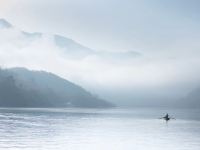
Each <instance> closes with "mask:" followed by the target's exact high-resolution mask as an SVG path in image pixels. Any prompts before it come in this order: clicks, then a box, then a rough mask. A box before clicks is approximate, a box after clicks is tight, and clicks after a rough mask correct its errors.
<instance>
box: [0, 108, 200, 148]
mask: <svg viewBox="0 0 200 150" xmlns="http://www.w3.org/2000/svg"><path fill="white" fill-rule="evenodd" d="M166 113H169V114H170V115H172V116H173V117H175V118H176V120H171V121H169V122H168V123H166V122H165V121H164V120H160V119H158V118H159V117H161V116H164V115H165V114H166ZM0 149H8V150H9V149H10V150H18V149H19V150H23V149H24V150H33V149H35V150H199V149H200V111H199V110H190V109H166V108H160V109H158V108H155V109H153V108H140V109H139V108H123V109H119V108H115V109H77V108H68V109H63V108H61V109H57V108H56V109H48V108H37V109H36V108H27V109H25V108H1V109H0Z"/></svg>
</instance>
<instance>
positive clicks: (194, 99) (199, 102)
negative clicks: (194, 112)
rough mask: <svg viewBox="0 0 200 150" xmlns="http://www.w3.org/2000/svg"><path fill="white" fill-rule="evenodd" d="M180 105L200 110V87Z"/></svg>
mask: <svg viewBox="0 0 200 150" xmlns="http://www.w3.org/2000/svg"><path fill="white" fill-rule="evenodd" d="M180 105H181V106H184V107H188V108H200V87H199V88H196V89H194V90H193V91H192V92H190V93H189V94H188V95H187V96H186V97H185V98H183V99H181V104H180Z"/></svg>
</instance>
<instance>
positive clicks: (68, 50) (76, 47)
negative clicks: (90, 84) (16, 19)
mask: <svg viewBox="0 0 200 150" xmlns="http://www.w3.org/2000/svg"><path fill="white" fill-rule="evenodd" d="M1 29H3V30H4V29H7V30H9V31H8V33H9V35H8V36H9V37H10V38H11V39H12V40H9V41H8V42H10V41H13V39H18V38H19V37H21V40H20V42H19V43H20V45H21V44H22V45H25V46H27V47H28V46H30V45H31V43H32V42H34V41H36V40H38V39H45V38H46V37H48V38H51V40H52V41H51V42H52V43H49V44H54V45H55V46H56V47H58V48H59V49H61V51H62V53H63V54H65V56H67V57H72V58H85V57H87V56H90V55H95V56H100V57H105V58H110V56H111V55H112V57H113V58H115V57H116V58H118V57H119V54H120V55H122V57H121V59H130V58H135V57H138V56H140V53H138V52H135V51H127V52H116V53H115V52H112V53H111V52H107V51H104V52H102V53H101V52H97V51H95V50H93V49H90V48H88V47H86V46H83V45H81V44H79V43H78V42H76V41H74V40H72V39H70V38H67V37H64V36H62V35H58V34H45V33H40V32H33V33H30V32H26V31H22V30H19V29H17V28H15V26H13V25H12V24H10V23H9V22H8V21H7V20H5V19H0V31H1ZM12 31H13V35H12ZM0 33H1V32H0ZM6 33H7V31H5V30H4V35H6ZM16 33H17V34H16ZM0 36H1V34H0ZM23 43H24V44H23ZM14 44H15V45H16V42H15V41H14ZM17 45H19V44H17ZM0 48H1V47H0Z"/></svg>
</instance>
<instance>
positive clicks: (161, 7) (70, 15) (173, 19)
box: [0, 0, 200, 96]
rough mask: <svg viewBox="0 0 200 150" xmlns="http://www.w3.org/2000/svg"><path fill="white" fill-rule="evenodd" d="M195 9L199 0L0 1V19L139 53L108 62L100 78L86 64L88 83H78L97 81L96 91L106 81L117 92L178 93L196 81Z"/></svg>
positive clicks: (198, 17)
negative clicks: (124, 60)
mask: <svg viewBox="0 0 200 150" xmlns="http://www.w3.org/2000/svg"><path fill="white" fill-rule="evenodd" d="M199 8H200V1H199V0H167V1H166V0H0V17H1V18H5V19H6V20H8V21H9V22H11V23H12V24H14V25H15V26H17V27H18V28H20V29H22V30H25V31H29V32H44V33H52V34H60V35H63V36H66V37H69V38H71V39H73V40H75V41H77V42H79V43H81V44H83V45H85V46H87V47H90V48H92V49H94V50H97V51H113V52H116V51H118V52H121V51H122V52H123V51H135V52H138V53H140V54H141V56H142V58H141V59H140V60H137V62H134V63H130V62H129V63H127V64H124V63H121V64H120V65H119V64H118V66H113V65H111V66H112V67H111V68H113V69H112V70H110V72H109V73H108V74H105V75H103V76H102V78H101V76H100V75H99V72H98V70H97V69H94V68H95V66H93V67H91V68H92V69H93V73H94V77H93V78H92V81H91V82H92V83H90V82H89V81H88V80H90V79H91V78H89V77H88V78H86V80H84V81H80V84H83V85H85V86H86V87H87V86H88V88H90V89H94V88H93V87H94V86H95V84H96V83H95V80H97V79H98V80H100V81H98V83H100V85H102V86H101V87H99V88H96V92H97V93H101V92H99V91H103V92H102V93H103V94H105V93H110V91H111V90H109V89H108V85H107V83H108V82H109V81H111V83H112V84H111V85H113V86H114V87H115V88H116V90H118V91H122V89H121V88H123V89H125V91H126V92H127V91H128V92H130V93H132V92H131V91H133V90H136V89H137V90H140V89H143V90H146V89H147V88H155V87H156V88H160V87H162V88H164V90H163V91H166V89H167V90H169V89H171V88H172V87H174V88H177V89H176V90H177V92H179V93H181V90H182V89H181V87H182V86H186V85H188V86H190V87H192V85H194V86H193V87H195V86H197V85H196V84H197V81H199V77H198V76H199V73H200V60H199V58H200V42H199V41H200V9H199ZM87 64H88V63H86V64H85V65H87ZM101 65H102V64H101ZM105 66H107V64H106V65H105ZM101 67H102V66H101ZM95 72H96V75H95ZM55 73H58V74H59V72H56V71H55ZM60 74H64V73H60ZM81 74H82V75H83V73H82V72H81V73H80V75H81ZM77 76H78V77H79V75H77ZM83 76H84V75H83ZM78 77H77V78H78ZM100 78H101V79H100ZM72 80H73V79H72ZM88 82H89V83H90V84H89V85H86V83H88ZM144 82H145V83H147V84H146V85H145V86H143V83H144ZM122 83H123V84H122ZM157 83H158V84H157ZM194 83H195V84H194ZM122 85H123V86H122ZM139 85H141V86H139ZM113 86H111V87H110V89H113ZM117 86H119V87H121V88H117ZM106 87H107V88H106ZM156 88H155V89H156ZM188 88H189V87H188ZM102 89H103V90H102ZM173 90H174V89H173ZM94 91H95V90H94ZM126 92H125V94H124V95H127V93H126ZM138 93H140V92H138ZM166 93H167V94H168V92H166ZM122 95H123V93H122ZM165 95H166V94H165ZM174 95H176V94H174ZM115 96H116V95H115Z"/></svg>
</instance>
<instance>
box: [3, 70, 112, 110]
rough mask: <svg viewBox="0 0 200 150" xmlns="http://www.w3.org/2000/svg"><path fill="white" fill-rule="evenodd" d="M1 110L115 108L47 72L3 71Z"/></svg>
mask: <svg viewBox="0 0 200 150" xmlns="http://www.w3.org/2000/svg"><path fill="white" fill-rule="evenodd" d="M0 106H1V107H90V108H91V107H92V108H93V107H94V108H101V107H112V106H113V105H112V104H111V103H109V102H107V101H105V100H102V99H100V98H98V97H97V96H94V95H92V94H91V93H89V92H88V91H86V90H85V89H83V88H82V87H80V86H78V85H76V84H74V83H72V82H69V81H67V80H65V79H63V78H60V77H58V76H56V75H54V74H52V73H48V72H44V71H30V70H27V69H25V68H11V69H0Z"/></svg>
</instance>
